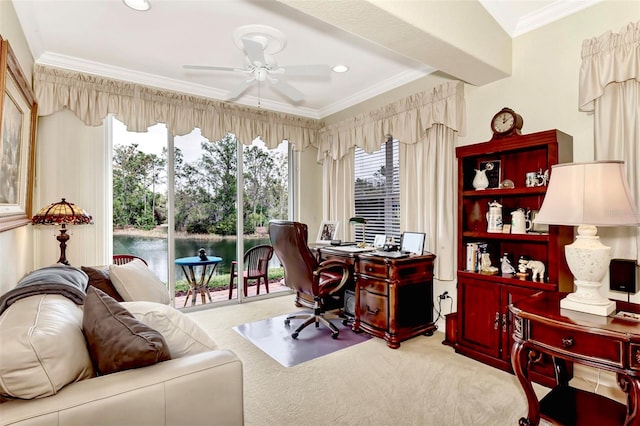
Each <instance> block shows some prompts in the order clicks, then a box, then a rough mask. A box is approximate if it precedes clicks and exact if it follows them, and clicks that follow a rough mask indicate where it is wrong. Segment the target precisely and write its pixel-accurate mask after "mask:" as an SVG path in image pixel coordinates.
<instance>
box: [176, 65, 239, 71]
mask: <svg viewBox="0 0 640 426" xmlns="http://www.w3.org/2000/svg"><path fill="white" fill-rule="evenodd" d="M182 68H184V69H186V70H204V71H244V70H243V69H241V68H233V67H216V66H209V65H183V66H182Z"/></svg>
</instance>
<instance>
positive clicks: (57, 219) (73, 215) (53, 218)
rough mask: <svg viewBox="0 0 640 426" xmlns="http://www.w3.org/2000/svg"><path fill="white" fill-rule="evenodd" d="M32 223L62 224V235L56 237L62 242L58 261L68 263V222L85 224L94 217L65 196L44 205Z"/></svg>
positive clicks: (91, 221) (90, 222)
mask: <svg viewBox="0 0 640 426" xmlns="http://www.w3.org/2000/svg"><path fill="white" fill-rule="evenodd" d="M31 223H32V224H34V225H62V227H61V228H60V235H58V236H57V237H56V239H57V240H58V241H59V242H60V258H59V259H58V263H62V264H64V265H68V264H69V261H68V260H67V256H66V250H67V241H69V235H68V234H67V226H66V225H67V224H69V225H85V224H92V223H93V219H92V218H91V215H90V214H88V213H87V212H86V211H84V209H82V208H80V207H78V206H76V205H75V204H73V203H69V202H68V201H66V200H65V199H64V198H63V199H62V201H59V202H57V203H53V204H50V205H48V206H46V207H43V208H41V209H40V211H38V213H36V214H35V216H33V218H32V219H31Z"/></svg>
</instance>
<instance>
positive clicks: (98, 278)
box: [82, 266, 124, 302]
mask: <svg viewBox="0 0 640 426" xmlns="http://www.w3.org/2000/svg"><path fill="white" fill-rule="evenodd" d="M82 270H83V271H84V272H85V273H86V274H87V275H88V276H89V286H93V287H95V288H97V289H100V290H102V291H104V292H105V293H107V294H108V295H109V296H111V297H113V298H114V299H115V300H116V301H117V302H124V300H123V299H122V296H120V293H118V290H116V288H115V287H114V286H113V283H112V282H111V279H110V278H109V269H108V268H107V269H98V268H91V267H89V266H82ZM87 290H88V287H87Z"/></svg>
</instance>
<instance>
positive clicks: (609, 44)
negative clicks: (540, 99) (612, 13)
mask: <svg viewBox="0 0 640 426" xmlns="http://www.w3.org/2000/svg"><path fill="white" fill-rule="evenodd" d="M580 111H586V112H593V113H594V140H595V159H596V160H622V161H624V162H625V168H626V172H627V179H628V181H629V188H630V190H631V193H632V194H633V197H634V199H635V202H636V207H638V208H640V130H639V129H640V21H638V22H636V23H630V24H628V25H627V26H626V27H624V28H622V29H621V30H620V32H619V33H613V32H611V31H609V32H607V33H605V34H603V35H601V36H600V37H596V38H592V39H588V40H585V41H584V42H583V44H582V65H581V68H580ZM598 233H599V234H600V235H601V237H602V239H603V240H604V241H605V244H607V245H609V246H611V247H612V250H613V251H612V255H613V257H614V258H622V259H636V262H637V263H638V264H640V256H639V253H640V228H639V227H617V228H609V229H605V228H600V229H599V230H598Z"/></svg>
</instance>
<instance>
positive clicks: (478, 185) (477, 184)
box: [471, 169, 489, 190]
mask: <svg viewBox="0 0 640 426" xmlns="http://www.w3.org/2000/svg"><path fill="white" fill-rule="evenodd" d="M475 171H476V175H475V177H474V178H473V182H472V183H471V184H472V185H473V187H474V188H475V189H476V190H482V189H486V188H487V187H488V186H489V178H488V177H487V170H486V169H485V170H478V169H475Z"/></svg>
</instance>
